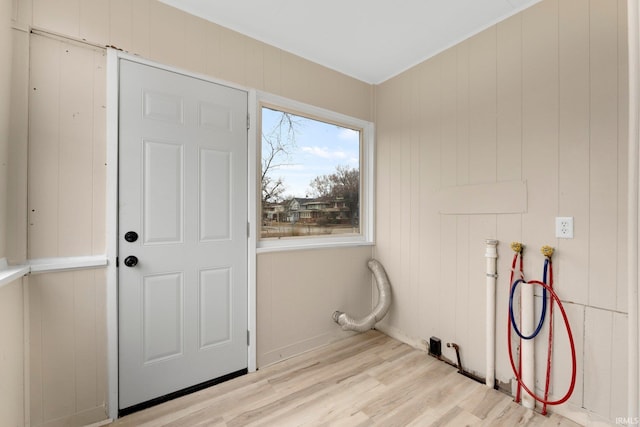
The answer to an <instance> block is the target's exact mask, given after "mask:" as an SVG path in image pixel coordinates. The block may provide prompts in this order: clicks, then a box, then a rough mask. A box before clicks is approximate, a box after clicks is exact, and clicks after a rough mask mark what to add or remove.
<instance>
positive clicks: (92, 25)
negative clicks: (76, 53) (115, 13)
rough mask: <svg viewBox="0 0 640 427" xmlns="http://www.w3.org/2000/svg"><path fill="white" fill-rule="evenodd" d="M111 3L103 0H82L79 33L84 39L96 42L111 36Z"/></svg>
mask: <svg viewBox="0 0 640 427" xmlns="http://www.w3.org/2000/svg"><path fill="white" fill-rule="evenodd" d="M109 3H110V2H105V1H101V0H80V12H79V28H78V31H79V34H80V38H81V39H82V40H87V41H90V42H94V41H97V40H105V39H107V37H108V36H109V20H108V19H105V17H106V16H109Z"/></svg>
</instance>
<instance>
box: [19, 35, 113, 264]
mask: <svg viewBox="0 0 640 427" xmlns="http://www.w3.org/2000/svg"><path fill="white" fill-rule="evenodd" d="M104 64H105V59H104V52H103V51H100V50H98V51H96V50H94V49H90V48H86V47H82V46H80V45H78V44H72V43H65V42H61V41H57V40H54V39H50V38H47V37H43V36H38V35H32V36H31V66H30V70H31V82H30V88H29V93H30V98H29V165H30V167H29V168H28V170H29V172H28V173H29V180H28V182H29V186H28V210H29V230H28V236H29V258H42V257H54V256H74V255H79V256H80V255H92V254H101V253H104V250H105V249H104V209H105V201H104V200H105V187H104V186H105V179H106V178H105V177H106V165H105V153H106V146H105V135H104V130H105V124H104V123H105V114H106V110H105V93H104V90H105V75H104V72H105V67H104Z"/></svg>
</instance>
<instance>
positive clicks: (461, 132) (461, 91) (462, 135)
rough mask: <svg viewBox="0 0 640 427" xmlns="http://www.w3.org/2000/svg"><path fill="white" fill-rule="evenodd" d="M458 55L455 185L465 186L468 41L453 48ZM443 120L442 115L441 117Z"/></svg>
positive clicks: (467, 154)
mask: <svg viewBox="0 0 640 427" xmlns="http://www.w3.org/2000/svg"><path fill="white" fill-rule="evenodd" d="M455 50H456V52H457V54H458V61H457V63H458V72H457V77H458V91H457V96H456V98H457V99H456V106H457V113H456V114H457V122H458V135H457V144H456V148H457V153H458V159H457V162H456V163H457V164H456V174H457V178H458V179H457V184H458V185H465V184H470V182H469V140H470V138H471V135H470V132H469V78H470V77H469V72H470V68H469V41H463V42H462V43H460V44H459V45H457V46H456V47H455ZM442 119H443V120H444V119H445V118H444V115H443V117H442Z"/></svg>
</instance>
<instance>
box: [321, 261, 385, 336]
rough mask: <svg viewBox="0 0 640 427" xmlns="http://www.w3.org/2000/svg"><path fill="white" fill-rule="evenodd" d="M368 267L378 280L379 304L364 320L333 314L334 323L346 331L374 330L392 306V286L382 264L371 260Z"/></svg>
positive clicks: (337, 313) (345, 314)
mask: <svg viewBox="0 0 640 427" xmlns="http://www.w3.org/2000/svg"><path fill="white" fill-rule="evenodd" d="M367 267H369V270H371V272H372V273H373V277H374V278H375V279H376V284H377V286H378V304H376V306H375V308H374V309H373V311H372V312H371V313H369V314H368V315H366V316H365V317H363V318H362V319H354V318H352V317H351V316H349V315H348V314H347V313H343V312H342V311H334V312H333V321H334V322H336V323H337V324H339V325H340V326H342V329H343V330H345V331H356V332H365V331H368V330H369V329H372V328H373V327H374V326H375V325H376V323H378V322H379V321H380V320H382V319H383V318H384V316H386V314H387V311H389V306H390V305H391V285H390V284H389V278H388V277H387V273H386V272H385V271H384V268H383V267H382V264H380V263H379V262H378V261H377V260H375V259H371V260H369V262H367Z"/></svg>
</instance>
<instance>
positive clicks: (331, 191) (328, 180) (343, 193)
mask: <svg viewBox="0 0 640 427" xmlns="http://www.w3.org/2000/svg"><path fill="white" fill-rule="evenodd" d="M309 186H310V187H311V194H312V195H313V196H314V197H316V198H319V199H324V200H331V201H342V202H343V203H345V204H346V205H347V206H348V208H349V217H350V218H351V221H352V222H354V221H355V219H356V217H357V215H356V214H357V212H358V209H359V202H360V200H359V199H360V171H359V170H358V169H356V168H350V167H349V166H340V165H338V166H336V171H335V172H334V173H332V174H329V175H321V176H318V177H315V178H314V179H313V181H311V183H310V184H309Z"/></svg>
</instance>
